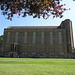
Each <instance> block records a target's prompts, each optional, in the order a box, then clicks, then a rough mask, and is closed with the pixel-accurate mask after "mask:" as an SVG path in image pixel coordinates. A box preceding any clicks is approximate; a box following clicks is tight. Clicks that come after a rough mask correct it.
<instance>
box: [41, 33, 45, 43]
mask: <svg viewBox="0 0 75 75" xmlns="http://www.w3.org/2000/svg"><path fill="white" fill-rule="evenodd" d="M44 41H45V40H44V32H42V33H41V44H44Z"/></svg>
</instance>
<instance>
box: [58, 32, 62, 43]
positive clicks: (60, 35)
mask: <svg viewBox="0 0 75 75" xmlns="http://www.w3.org/2000/svg"><path fill="white" fill-rule="evenodd" d="M58 35H59V44H62V34H61V32H59V33H58Z"/></svg>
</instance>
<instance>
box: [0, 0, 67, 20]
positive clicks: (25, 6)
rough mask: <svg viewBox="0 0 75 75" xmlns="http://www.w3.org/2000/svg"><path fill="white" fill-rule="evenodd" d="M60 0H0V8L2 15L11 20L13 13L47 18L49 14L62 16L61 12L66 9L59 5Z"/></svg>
mask: <svg viewBox="0 0 75 75" xmlns="http://www.w3.org/2000/svg"><path fill="white" fill-rule="evenodd" d="M60 1H61V0H0V9H1V10H2V15H5V16H6V17H7V19H9V20H12V18H13V15H14V14H18V15H19V16H20V15H22V17H26V16H28V15H29V16H33V18H36V17H37V18H40V17H41V16H42V17H43V19H47V18H48V17H50V16H51V15H53V18H54V17H60V18H62V17H63V15H62V14H63V12H64V11H65V10H66V8H64V7H63V6H64V5H65V4H63V5H60Z"/></svg>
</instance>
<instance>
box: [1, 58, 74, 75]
mask: <svg viewBox="0 0 75 75" xmlns="http://www.w3.org/2000/svg"><path fill="white" fill-rule="evenodd" d="M0 75H75V59H51V58H0Z"/></svg>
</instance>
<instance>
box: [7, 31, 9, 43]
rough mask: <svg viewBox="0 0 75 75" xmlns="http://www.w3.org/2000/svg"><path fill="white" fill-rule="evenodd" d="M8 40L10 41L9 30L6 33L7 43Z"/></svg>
mask: <svg viewBox="0 0 75 75" xmlns="http://www.w3.org/2000/svg"><path fill="white" fill-rule="evenodd" d="M9 41H10V32H8V34H7V43H9Z"/></svg>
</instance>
